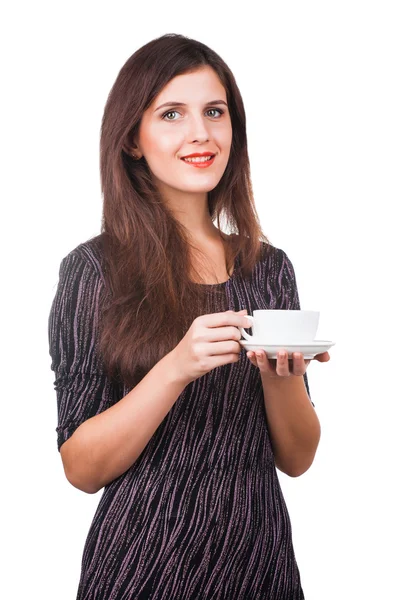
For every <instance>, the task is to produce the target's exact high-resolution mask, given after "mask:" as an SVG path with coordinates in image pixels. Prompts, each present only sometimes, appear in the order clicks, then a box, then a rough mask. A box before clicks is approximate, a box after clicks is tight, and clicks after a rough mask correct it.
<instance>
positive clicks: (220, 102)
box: [154, 100, 228, 112]
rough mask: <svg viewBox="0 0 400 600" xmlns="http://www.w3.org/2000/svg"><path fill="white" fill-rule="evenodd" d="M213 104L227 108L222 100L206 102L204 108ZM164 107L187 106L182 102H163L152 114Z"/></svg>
mask: <svg viewBox="0 0 400 600" xmlns="http://www.w3.org/2000/svg"><path fill="white" fill-rule="evenodd" d="M214 104H225V106H228V105H227V103H226V102H225V101H224V100H211V101H210V102H206V103H205V105H204V106H211V105H214ZM164 106H187V104H185V103H184V102H164V104H160V106H158V107H157V108H156V109H155V111H154V112H157V110H159V109H160V108H164Z"/></svg>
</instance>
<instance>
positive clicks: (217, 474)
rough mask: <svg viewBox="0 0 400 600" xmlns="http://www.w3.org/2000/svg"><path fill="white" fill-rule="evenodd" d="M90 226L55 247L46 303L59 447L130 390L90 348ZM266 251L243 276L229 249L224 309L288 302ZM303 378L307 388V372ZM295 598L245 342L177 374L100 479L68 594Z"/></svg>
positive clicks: (290, 551) (285, 263) (99, 288)
mask: <svg viewBox="0 0 400 600" xmlns="http://www.w3.org/2000/svg"><path fill="white" fill-rule="evenodd" d="M100 237H101V236H97V237H94V238H92V239H91V240H89V241H86V242H84V243H82V244H80V245H79V246H77V247H76V248H75V249H74V250H72V251H71V252H70V253H69V254H68V255H67V256H66V257H65V258H63V259H62V261H61V264H60V270H59V280H58V286H57V289H56V293H55V296H54V299H53V302H52V305H51V310H50V315H49V321H48V334H49V348H50V356H51V359H52V363H51V369H52V370H53V371H54V373H55V381H54V389H55V390H56V395H57V408H58V426H57V428H56V431H57V436H58V438H57V441H58V449H59V450H60V448H61V445H62V444H63V443H64V442H65V441H66V440H67V439H68V438H69V437H70V436H71V435H72V434H73V433H74V431H75V430H76V429H77V428H78V427H79V425H81V423H83V422H84V421H85V420H86V419H88V418H90V417H93V416H94V415H96V414H99V413H100V412H102V411H104V410H106V409H107V408H109V407H110V406H112V405H113V404H115V403H116V402H118V400H120V399H121V398H122V397H124V396H125V395H126V394H127V393H128V392H129V391H130V389H129V388H126V387H125V386H124V385H121V387H120V388H118V387H117V386H116V385H115V384H113V383H111V382H110V381H109V380H108V378H107V376H106V374H105V372H104V369H103V367H102V362H101V359H100V357H99V355H98V353H97V340H98V330H99V329H98V328H99V326H98V323H99V321H98V315H99V306H100V300H101V297H102V296H101V295H102V294H103V293H105V280H104V275H103V270H102V266H101V265H102V260H101V246H100V244H99V239H100ZM261 243H264V242H261ZM272 250H273V251H272V252H271V253H270V254H269V255H268V256H267V257H266V258H264V259H261V260H260V261H259V262H258V263H257V264H256V265H255V268H254V270H253V272H252V274H251V277H250V279H249V278H247V279H246V281H244V279H243V278H242V277H241V276H239V275H238V273H237V265H238V264H239V262H238V261H239V258H236V260H235V267H234V271H233V273H232V276H231V277H230V279H229V280H228V281H226V282H224V283H220V284H214V285H217V286H222V287H223V288H224V289H225V292H226V298H227V302H228V305H229V308H228V309H229V310H234V311H239V310H241V309H244V308H246V309H247V311H248V314H252V313H253V311H254V310H256V309H289V310H290V309H292V310H293V309H299V308H300V303H299V295H298V291H297V285H296V278H295V273H294V269H293V265H292V263H291V261H290V260H289V258H288V256H287V255H286V253H285V252H284V251H283V250H281V249H279V248H276V247H273V246H272ZM304 382H305V386H306V390H307V393H308V395H309V397H310V391H309V387H308V380H307V374H305V375H304ZM310 402H311V397H310ZM303 598H304V594H303V590H302V586H301V580H300V574H299V569H298V565H297V562H296V558H295V553H294V548H293V543H292V529H291V523H290V518H289V514H288V511H287V507H286V503H285V500H284V497H283V494H282V490H281V486H280V482H279V479H278V476H277V472H276V466H275V462H274V455H273V451H272V446H271V440H270V436H269V433H268V424H267V418H266V412H265V405H264V397H263V388H262V382H261V376H260V372H259V369H258V368H257V367H255V366H254V365H252V363H251V362H250V361H249V359H248V358H247V356H246V351H245V350H244V349H243V351H242V352H241V353H240V359H239V361H238V362H236V363H234V364H228V365H223V366H221V367H217V368H215V369H213V370H212V371H210V372H209V373H207V374H205V375H204V376H202V377H199V378H198V379H196V380H195V381H193V382H191V383H190V384H189V385H187V386H186V387H185V389H184V390H183V392H182V393H181V394H180V396H179V397H178V399H177V401H176V402H175V404H174V405H173V407H172V408H171V410H170V411H169V413H168V414H167V415H166V417H165V418H164V420H163V421H162V423H161V424H160V425H159V427H158V429H157V430H156V431H155V433H154V435H153V436H152V438H151V439H150V440H149V442H148V444H147V446H146V447H145V448H144V450H143V452H142V453H141V455H140V456H139V457H138V459H137V460H136V461H135V463H134V464H133V465H132V466H131V467H130V468H129V469H128V470H127V471H126V472H125V473H123V474H122V475H121V476H120V477H118V478H117V479H115V480H114V481H112V482H110V483H109V484H108V485H106V486H105V488H104V489H103V491H102V494H101V497H100V500H99V504H98V506H97V509H96V512H95V515H94V517H93V520H92V523H91V525H90V528H89V531H88V535H87V539H86V543H85V546H84V549H83V554H82V562H81V574H80V581H79V582H77V600H301V599H303Z"/></svg>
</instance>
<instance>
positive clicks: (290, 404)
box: [261, 250, 321, 477]
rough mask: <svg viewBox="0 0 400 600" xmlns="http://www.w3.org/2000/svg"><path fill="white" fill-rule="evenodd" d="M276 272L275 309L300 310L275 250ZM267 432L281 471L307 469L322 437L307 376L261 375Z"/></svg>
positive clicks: (291, 277) (284, 262)
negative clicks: (274, 376) (277, 283)
mask: <svg viewBox="0 0 400 600" xmlns="http://www.w3.org/2000/svg"><path fill="white" fill-rule="evenodd" d="M277 260H278V261H279V263H278V265H279V266H278V265H277V268H276V273H277V281H278V282H279V285H277V289H278V302H277V306H276V308H277V309H284V310H300V308H301V307H300V299H299V293H298V289H297V282H296V275H295V271H294V268H293V264H292V262H291V261H290V259H289V257H288V256H287V254H286V253H285V252H284V251H283V250H279V251H278V255H277ZM261 380H262V385H263V391H264V405H265V411H266V414H267V422H268V429H269V433H270V437H271V443H272V447H273V451H274V455H275V463H276V466H277V467H278V469H279V470H280V471H282V472H283V473H286V475H290V476H291V477H298V476H299V475H302V474H303V473H304V472H305V471H307V469H309V468H310V466H311V464H312V462H313V460H314V457H315V453H316V451H317V447H318V443H319V440H320V435H321V428H320V423H319V420H318V417H317V414H316V412H315V410H314V406H313V403H312V402H311V397H310V394H309V389H308V388H309V384H308V378H307V374H304V376H303V377H300V376H295V375H292V376H290V377H287V378H286V377H276V378H269V377H266V376H264V377H263V375H261Z"/></svg>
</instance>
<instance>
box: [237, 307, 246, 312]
mask: <svg viewBox="0 0 400 600" xmlns="http://www.w3.org/2000/svg"><path fill="white" fill-rule="evenodd" d="M237 312H238V313H247V308H243V309H242V310H238V311H237Z"/></svg>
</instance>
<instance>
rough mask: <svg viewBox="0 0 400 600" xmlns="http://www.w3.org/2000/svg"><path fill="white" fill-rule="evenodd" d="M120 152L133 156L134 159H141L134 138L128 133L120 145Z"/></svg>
mask: <svg viewBox="0 0 400 600" xmlns="http://www.w3.org/2000/svg"><path fill="white" fill-rule="evenodd" d="M122 150H123V151H124V152H125V153H126V154H128V155H129V156H132V155H135V157H136V158H141V156H142V153H141V151H140V150H139V147H138V145H137V140H136V136H133V134H132V132H130V133H129V134H128V135H127V136H126V139H125V141H124V142H123V144H122Z"/></svg>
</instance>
